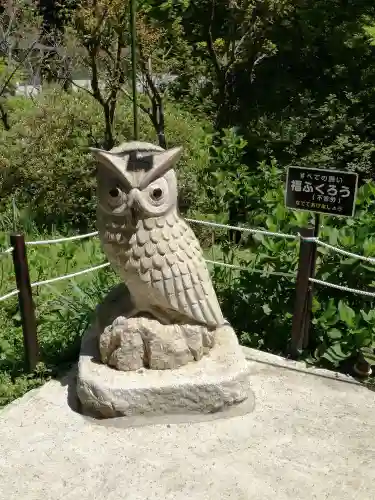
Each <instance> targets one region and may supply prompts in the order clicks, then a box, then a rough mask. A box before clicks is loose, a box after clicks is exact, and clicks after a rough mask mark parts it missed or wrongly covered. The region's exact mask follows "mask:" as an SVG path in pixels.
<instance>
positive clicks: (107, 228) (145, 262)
mask: <svg viewBox="0 0 375 500" xmlns="http://www.w3.org/2000/svg"><path fill="white" fill-rule="evenodd" d="M91 151H92V152H93V153H94V155H95V157H96V159H97V160H98V209H97V219H98V229H99V236H100V240H101V242H102V246H103V249H104V252H105V253H106V255H107V257H108V260H109V261H110V263H111V264H112V266H113V268H114V269H115V270H116V271H117V272H118V273H119V275H120V276H121V278H122V279H123V280H124V282H125V284H126V285H127V287H128V289H129V292H130V294H131V297H132V302H133V305H134V311H133V315H138V314H150V315H152V316H153V317H155V318H156V319H158V320H159V321H161V322H163V323H165V324H171V323H180V324H184V323H190V324H202V325H206V326H207V327H209V328H210V329H213V328H217V327H218V326H220V325H222V324H224V322H225V321H224V318H223V315H222V312H221V309H220V306H219V303H218V300H217V297H216V293H215V291H214V289H213V286H212V283H211V279H210V275H209V272H208V269H207V266H206V262H205V260H204V258H203V254H202V250H201V247H200V245H199V242H198V240H197V238H196V237H195V235H194V233H193V231H192V230H191V228H190V227H189V226H188V225H187V224H186V222H185V221H184V220H183V219H182V218H181V216H180V215H179V212H178V207H177V197H178V192H177V178H176V173H175V170H174V166H175V164H176V162H177V161H178V159H179V158H180V156H181V151H182V150H181V148H174V149H170V150H164V149H162V148H160V147H158V146H155V145H152V144H149V143H143V142H131V143H125V144H122V145H120V146H119V147H117V148H113V149H112V150H111V151H104V150H99V149H92V150H91Z"/></svg>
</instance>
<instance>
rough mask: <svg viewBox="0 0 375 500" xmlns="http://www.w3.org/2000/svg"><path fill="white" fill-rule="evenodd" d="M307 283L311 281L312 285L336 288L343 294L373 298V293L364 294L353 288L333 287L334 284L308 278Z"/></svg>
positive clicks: (374, 294)
mask: <svg viewBox="0 0 375 500" xmlns="http://www.w3.org/2000/svg"><path fill="white" fill-rule="evenodd" d="M309 281H311V282H312V283H316V284H317V285H323V286H328V287H329V288H336V290H342V291H343V292H351V293H357V294H359V295H365V296H367V297H375V292H366V291H364V290H357V289H355V288H349V287H347V286H342V285H335V284H334V283H329V282H327V281H322V280H318V279H316V278H309Z"/></svg>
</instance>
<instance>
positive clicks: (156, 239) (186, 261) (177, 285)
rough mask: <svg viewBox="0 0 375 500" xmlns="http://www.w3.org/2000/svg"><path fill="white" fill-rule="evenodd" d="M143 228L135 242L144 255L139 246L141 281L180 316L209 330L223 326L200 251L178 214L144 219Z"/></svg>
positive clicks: (222, 319) (192, 234)
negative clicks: (140, 245)
mask: <svg viewBox="0 0 375 500" xmlns="http://www.w3.org/2000/svg"><path fill="white" fill-rule="evenodd" d="M143 224H144V228H143V231H141V232H140V233H139V236H140V238H137V239H138V244H142V243H143V245H142V247H143V251H141V252H140V251H139V250H140V247H139V246H138V255H139V256H140V271H141V278H142V281H144V282H146V283H148V285H149V286H150V287H152V288H153V289H154V290H155V292H156V295H157V296H159V297H160V295H161V296H162V298H163V302H164V303H165V304H167V305H168V307H169V308H170V309H173V310H174V311H177V312H179V313H180V314H182V315H183V316H186V317H188V318H191V319H192V320H194V321H196V322H198V323H201V324H206V325H208V326H210V327H217V326H218V325H221V324H223V323H224V318H223V315H222V312H221V309H220V305H219V303H218V300H217V297H216V293H215V290H214V288H213V286H212V282H211V278H210V275H209V272H208V269H207V265H206V262H205V260H204V257H203V254H202V250H201V247H200V245H199V242H198V240H197V238H196V236H195V234H194V233H193V231H192V230H191V229H190V227H189V226H188V225H187V224H186V222H185V221H183V220H182V219H181V218H180V217H179V216H178V214H170V215H168V216H167V217H166V218H163V219H161V220H160V219H146V220H144V221H143ZM147 234H148V235H149V236H148V237H147V236H146V235H147ZM140 254H142V256H141V255H140Z"/></svg>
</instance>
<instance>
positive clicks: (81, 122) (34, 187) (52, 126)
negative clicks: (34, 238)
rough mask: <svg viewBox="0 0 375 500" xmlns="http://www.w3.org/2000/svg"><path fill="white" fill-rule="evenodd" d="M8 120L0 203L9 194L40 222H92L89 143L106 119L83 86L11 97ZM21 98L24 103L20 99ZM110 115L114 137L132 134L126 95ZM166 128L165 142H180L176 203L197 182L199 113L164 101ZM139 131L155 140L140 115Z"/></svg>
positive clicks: (0, 159) (202, 159)
mask: <svg viewBox="0 0 375 500" xmlns="http://www.w3.org/2000/svg"><path fill="white" fill-rule="evenodd" d="M16 103H17V105H16V106H14V111H13V114H12V115H13V126H12V128H11V130H10V131H2V132H0V204H1V205H0V206H2V208H3V210H4V208H5V207H6V206H9V205H10V204H11V199H12V198H15V199H16V202H17V205H18V206H19V207H20V210H21V211H26V212H27V214H28V216H29V217H31V218H33V219H34V220H35V221H36V222H37V223H38V226H39V227H51V226H58V227H64V226H66V227H72V226H74V227H78V228H80V229H82V230H83V229H85V228H87V227H92V226H93V224H94V221H95V207H96V199H95V182H96V181H95V164H94V161H93V159H92V157H91V155H90V153H89V151H88V148H89V147H90V146H96V147H101V146H102V141H103V137H104V124H103V120H102V119H101V109H100V106H99V105H98V104H97V103H96V102H95V101H94V100H93V99H92V98H91V97H90V96H89V95H88V94H86V93H82V92H77V93H72V94H68V93H64V92H60V91H58V90H51V91H49V92H46V93H44V94H42V96H41V97H40V98H38V99H37V100H35V102H34V103H31V102H30V100H27V99H24V100H23V101H20V99H17V100H16ZM22 103H23V104H22ZM120 104H121V106H120V108H119V110H118V113H117V116H116V130H117V131H118V133H117V137H116V140H117V142H120V141H123V140H130V139H131V137H132V128H131V123H132V118H131V117H132V108H131V103H130V102H129V101H128V100H126V99H124V100H123V101H121V103H120ZM166 112H167V120H166V132H167V136H168V140H169V144H170V146H171V147H173V146H174V145H182V146H183V147H184V155H183V159H182V162H181V163H180V169H179V172H178V174H179V178H180V184H181V186H182V193H181V196H182V200H181V201H182V205H183V206H184V207H185V206H186V207H188V206H189V205H190V204H192V203H194V200H195V199H196V198H197V196H198V185H197V183H196V182H195V176H196V172H197V171H198V170H199V168H201V166H200V165H202V164H203V166H204V164H205V163H206V162H207V160H208V155H207V154H206V153H205V152H204V151H202V144H204V140H205V135H204V130H203V127H204V126H205V125H206V124H205V123H204V122H202V121H198V120H196V119H194V118H193V117H192V116H191V115H189V114H187V113H186V112H184V111H183V110H182V109H180V108H179V107H178V106H177V105H168V104H167V105H166ZM141 118H142V120H141V139H143V140H148V141H150V140H151V141H152V140H155V139H154V137H155V132H154V131H153V128H152V126H151V124H150V122H149V120H148V119H147V117H145V116H142V117H141Z"/></svg>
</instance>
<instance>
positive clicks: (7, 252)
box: [0, 247, 13, 257]
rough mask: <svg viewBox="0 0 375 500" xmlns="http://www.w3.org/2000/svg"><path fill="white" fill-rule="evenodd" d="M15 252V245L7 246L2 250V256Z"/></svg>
mask: <svg viewBox="0 0 375 500" xmlns="http://www.w3.org/2000/svg"><path fill="white" fill-rule="evenodd" d="M11 252H13V247H10V248H7V249H6V250H0V257H1V256H2V255H7V254H9V253H11Z"/></svg>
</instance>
